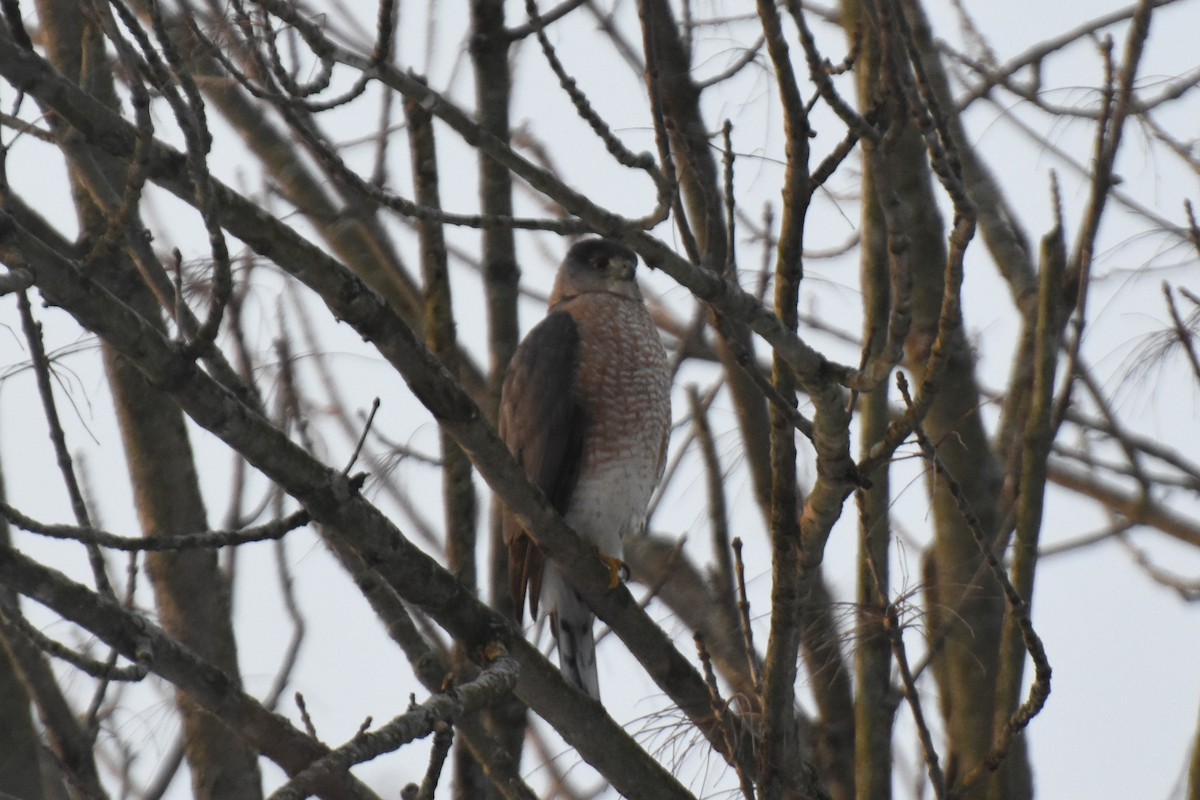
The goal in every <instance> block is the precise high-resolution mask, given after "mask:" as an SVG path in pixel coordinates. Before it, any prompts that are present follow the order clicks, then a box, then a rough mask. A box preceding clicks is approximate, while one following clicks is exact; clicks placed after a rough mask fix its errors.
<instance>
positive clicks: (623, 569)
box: [600, 555, 629, 589]
mask: <svg viewBox="0 0 1200 800" xmlns="http://www.w3.org/2000/svg"><path fill="white" fill-rule="evenodd" d="M600 560H601V561H603V562H604V563H605V565H606V566H607V567H608V588H609V589H615V588H617V587H618V586H620V585H621V584H622V583H624V582H625V581H627V580H629V565H628V564H626V563H625V562H624V561H622V560H621V559H619V558H617V557H615V556H605V555H602V556H600Z"/></svg>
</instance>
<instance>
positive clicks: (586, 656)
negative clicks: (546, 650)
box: [550, 589, 600, 700]
mask: <svg viewBox="0 0 1200 800" xmlns="http://www.w3.org/2000/svg"><path fill="white" fill-rule="evenodd" d="M558 600H559V601H558V603H557V604H556V605H557V607H556V608H555V609H554V612H553V613H552V614H551V616H550V623H551V626H552V627H553V628H554V639H555V641H557V642H558V664H559V667H560V668H561V669H562V673H563V676H564V677H565V678H566V679H567V680H568V681H570V682H571V683H573V684H575V685H576V686H578V687H579V688H580V689H582V690H583V691H585V692H587V693H588V695H590V696H591V697H592V699H594V700H599V699H600V676H599V674H597V672H596V637H595V635H594V634H593V633H592V620H593V615H592V610H591V609H590V608H588V607H587V604H586V603H584V602H583V598H581V597H580V596H579V595H577V594H575V592H573V591H571V590H570V589H568V590H567V591H565V592H563V593H562V596H560V597H559V598H558Z"/></svg>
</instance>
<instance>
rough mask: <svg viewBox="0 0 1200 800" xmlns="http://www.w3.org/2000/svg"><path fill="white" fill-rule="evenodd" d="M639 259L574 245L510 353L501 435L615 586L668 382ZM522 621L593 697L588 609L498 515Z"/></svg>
mask: <svg viewBox="0 0 1200 800" xmlns="http://www.w3.org/2000/svg"><path fill="white" fill-rule="evenodd" d="M636 268H637V256H636V255H635V254H634V253H633V251H631V250H629V249H628V248H626V247H624V246H622V245H619V244H617V243H616V242H610V241H607V240H604V239H586V240H584V241H581V242H579V243H578V244H576V245H575V246H573V247H572V248H571V249H570V251H568V252H567V257H566V258H565V259H564V260H563V263H562V266H561V267H559V271H558V278H557V280H556V281H555V284H554V291H553V293H552V294H551V295H550V309H549V312H548V313H547V315H546V318H545V319H544V320H542V321H541V323H539V324H538V325H537V327H535V328H534V329H533V330H532V331H530V332H529V335H528V336H526V337H525V339H524V341H522V342H521V344H520V346H519V347H518V348H517V351H516V353H515V354H514V355H513V359H512V363H511V365H510V366H509V370H508V377H507V378H506V380H505V381H504V389H503V393H502V395H501V401H500V436H501V438H502V439H503V440H504V443H505V444H507V445H508V447H509V449H510V450H511V451H512V453H513V455H514V456H516V458H517V460H518V461H519V462H520V463H521V465H522V466H523V467H524V468H525V472H526V474H528V475H529V477H530V478H531V479H532V480H533V481H534V482H535V483H537V485H538V486H539V487H540V488H541V490H542V491H543V492H545V494H546V497H547V498H549V500H550V502H551V503H552V504H553V505H554V507H555V508H556V509H557V510H558V512H559V513H560V514H562V515H563V517H564V518H565V519H566V521H567V523H568V524H569V525H570V526H571V528H572V529H573V530H575V531H576V532H577V533H578V534H579V535H580V536H582V537H583V539H584V540H585V541H588V542H591V543H592V544H593V545H595V547H596V548H597V550H599V553H600V557H601V558H602V559H604V561H605V562H606V563H607V564H608V565H609V568H610V569H611V570H612V574H613V582H612V585H613V587H616V585H617V575H618V569H619V568H620V567H621V566H622V564H621V554H622V548H621V537H623V536H625V535H626V534H628V533H637V532H640V531H641V528H642V526H643V525H644V524H645V518H646V504H647V503H649V501H650V495H651V493H652V492H653V491H654V487H655V486H656V485H658V481H659V480H660V479H661V478H662V474H663V462H664V457H665V455H666V450H667V437H668V434H669V432H670V425H671V374H670V367H669V366H668V364H667V354H666V351H665V350H664V349H663V345H662V340H661V339H660V338H659V336H658V330H657V329H656V328H655V327H654V322H653V320H651V318H650V314H649V312H648V311H647V310H646V306H645V304H644V303H643V302H642V294H641V292H640V291H639V290H638V285H637V281H636V279H635V277H634V273H635V271H636ZM504 541H505V543H506V544H507V545H508V576H509V587H510V590H511V591H512V597H513V603H514V605H515V606H516V613H517V620H518V622H519V621H520V620H521V617H522V616H523V614H524V605H525V596H526V590H528V593H529V611H530V614H531V615H532V616H534V617H536V616H537V611H538V604H539V601H540V603H541V606H542V609H543V613H545V614H546V615H548V616H549V617H550V624H551V627H552V628H553V630H554V636H555V639H556V640H557V642H558V660H559V664H560V665H561V667H562V671H563V674H564V675H565V676H566V677H567V679H568V680H570V681H571V682H572V683H574V684H575V685H576V686H578V687H580V688H581V689H583V690H584V691H585V692H587V693H588V694H589V695H591V696H592V697H594V698H596V699H597V700H598V699H600V686H599V679H598V677H597V674H596V642H595V639H594V638H593V636H592V619H593V617H592V612H591V610H590V609H589V608H588V607H587V605H586V604H585V603H584V602H583V600H582V598H580V596H579V595H578V594H577V593H576V592H575V590H574V589H572V588H571V586H570V585H568V584H567V582H566V581H565V580H564V579H563V577H562V575H561V574H560V573H559V571H558V569H557V568H555V566H554V564H552V563H546V559H545V556H544V555H543V553H542V551H541V550H540V549H538V546H537V545H536V544H535V543H534V541H533V540H532V539H531V538H530V537H529V535H528V534H527V533H526V531H525V530H524V528H522V527H521V524H520V523H519V522H518V521H517V520H516V518H515V517H513V516H512V515H511V514H506V515H505V518H504Z"/></svg>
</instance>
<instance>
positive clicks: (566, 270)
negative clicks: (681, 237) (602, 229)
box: [550, 239, 642, 306]
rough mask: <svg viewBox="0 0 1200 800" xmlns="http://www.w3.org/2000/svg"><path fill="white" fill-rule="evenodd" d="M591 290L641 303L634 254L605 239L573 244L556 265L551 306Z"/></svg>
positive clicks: (587, 240)
mask: <svg viewBox="0 0 1200 800" xmlns="http://www.w3.org/2000/svg"><path fill="white" fill-rule="evenodd" d="M593 292H607V293H608V294H615V295H618V296H620V297H627V298H629V299H630V300H637V301H639V302H640V301H641V299H642V293H641V291H640V290H639V289H638V285H637V254H636V253H634V252H633V251H632V250H630V249H629V248H628V247H626V246H625V245H623V244H617V243H616V242H612V241H609V240H608V239H584V240H583V241H581V242H577V243H576V244H574V245H573V246H572V247H571V249H570V250H568V251H567V257H566V258H564V259H563V262H562V266H561V267H559V268H558V278H557V279H556V280H555V282H554V292H553V293H552V294H551V295H550V305H552V306H553V305H554V304H556V303H558V302H560V301H562V300H568V299H570V298H572V297H575V296H576V295H581V294H588V293H593Z"/></svg>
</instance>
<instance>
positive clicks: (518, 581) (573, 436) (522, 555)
mask: <svg viewBox="0 0 1200 800" xmlns="http://www.w3.org/2000/svg"><path fill="white" fill-rule="evenodd" d="M579 353H580V340H579V329H578V328H577V327H576V323H575V320H574V319H573V318H572V317H571V315H570V314H568V313H567V312H565V311H556V312H552V313H550V314H549V315H547V316H546V318H545V319H544V320H542V321H541V322H540V323H538V325H537V326H536V327H535V328H534V329H533V330H532V331H530V332H529V335H528V336H526V337H525V339H524V340H523V341H522V342H521V344H520V345H519V346H518V347H517V350H516V352H515V353H514V354H513V357H512V361H511V363H510V364H509V367H508V375H507V376H506V378H505V380H504V387H503V390H502V392H501V400H500V438H501V439H503V440H504V443H505V444H506V445H508V448H509V450H510V451H512V454H513V455H514V456H515V457H516V459H517V461H518V462H520V464H521V466H523V467H524V468H525V474H527V475H528V476H529V477H530V478H531V479H532V480H533V482H534V483H536V484H537V485H538V487H539V488H540V489H541V490H542V492H543V493H545V495H546V497H547V499H549V501H550V504H551V505H553V506H554V508H555V509H556V510H557V511H558V513H560V514H563V515H565V514H566V513H567V508H568V506H569V504H570V502H571V495H572V493H573V492H574V491H575V484H576V482H577V481H578V480H579V471H580V467H581V465H582V463H583V448H584V432H585V431H584V428H585V426H586V422H587V421H586V419H585V413H584V407H583V402H582V400H581V398H580V396H579V380H578V373H579ZM503 535H504V541H505V543H506V544H507V545H508V581H509V591H510V592H511V594H512V600H513V605H514V607H515V612H516V617H517V621H518V622H520V620H521V618H522V616H523V615H524V605H525V594H526V589H527V588H528V592H529V612H530V614H531V615H532V616H534V617H536V616H537V608H538V598H539V596H540V594H541V586H542V572H543V569H544V567H545V556H544V555H543V554H542V551H541V550H540V549H539V548H538V546H537V544H536V543H535V542H534V541H533V540H532V539H531V538H530V537H529V534H528V533H527V532H526V531H525V528H524V527H523V526H522V525H521V523H520V522H519V521H518V520H517V519H516V517H515V516H514V515H512V514H511V513H508V512H507V511H506V512H505V514H504V519H503Z"/></svg>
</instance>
